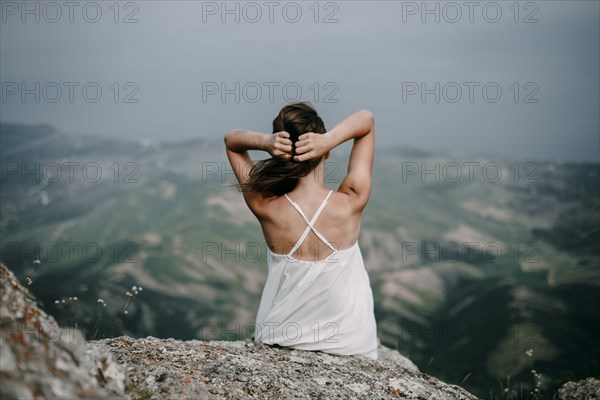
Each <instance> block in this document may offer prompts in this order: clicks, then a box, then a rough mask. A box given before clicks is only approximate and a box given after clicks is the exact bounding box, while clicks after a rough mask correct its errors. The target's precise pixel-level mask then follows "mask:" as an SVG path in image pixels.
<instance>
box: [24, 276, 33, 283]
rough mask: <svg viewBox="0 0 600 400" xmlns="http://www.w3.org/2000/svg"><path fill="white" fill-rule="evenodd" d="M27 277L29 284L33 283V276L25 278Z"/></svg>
mask: <svg viewBox="0 0 600 400" xmlns="http://www.w3.org/2000/svg"><path fill="white" fill-rule="evenodd" d="M25 279H26V280H27V284H28V285H31V284H32V283H33V281H32V280H31V278H30V277H27V278H25Z"/></svg>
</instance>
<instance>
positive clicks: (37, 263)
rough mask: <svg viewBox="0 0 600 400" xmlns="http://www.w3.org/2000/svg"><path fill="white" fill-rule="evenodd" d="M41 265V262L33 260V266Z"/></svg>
mask: <svg viewBox="0 0 600 400" xmlns="http://www.w3.org/2000/svg"><path fill="white" fill-rule="evenodd" d="M41 263H42V262H41V261H40V260H35V261H34V262H33V265H40V264H41Z"/></svg>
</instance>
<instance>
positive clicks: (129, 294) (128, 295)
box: [125, 292, 133, 297]
mask: <svg viewBox="0 0 600 400" xmlns="http://www.w3.org/2000/svg"><path fill="white" fill-rule="evenodd" d="M125 294H126V295H127V297H131V296H133V295H132V294H131V293H129V292H125Z"/></svg>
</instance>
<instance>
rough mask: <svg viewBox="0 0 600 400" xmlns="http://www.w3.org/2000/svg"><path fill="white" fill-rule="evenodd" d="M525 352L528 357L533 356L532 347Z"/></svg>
mask: <svg viewBox="0 0 600 400" xmlns="http://www.w3.org/2000/svg"><path fill="white" fill-rule="evenodd" d="M525 354H527V356H528V357H532V356H533V349H529V350H527V351H526V352H525Z"/></svg>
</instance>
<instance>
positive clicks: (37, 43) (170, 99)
mask: <svg viewBox="0 0 600 400" xmlns="http://www.w3.org/2000/svg"><path fill="white" fill-rule="evenodd" d="M46 3H47V2H20V1H19V2H7V1H2V2H0V4H1V5H2V9H1V11H2V15H1V18H2V19H1V27H0V45H1V49H0V60H1V61H0V63H1V65H0V66H1V70H0V78H1V81H2V100H1V101H2V102H1V103H0V106H1V115H0V119H1V120H2V121H3V122H22V123H47V124H51V125H53V126H55V127H57V128H59V129H61V130H63V131H66V132H71V133H76V134H93V135H99V136H105V137H120V138H128V139H150V140H156V141H172V140H180V139H188V138H193V137H209V138H218V137H221V136H222V135H223V134H224V132H225V131H227V130H228V129H230V128H247V129H253V130H259V131H265V132H270V129H271V125H270V124H271V121H272V119H273V117H274V116H275V115H276V114H277V112H278V111H279V109H280V108H281V107H282V106H283V105H284V104H286V103H287V102H288V101H287V100H290V101H294V100H296V94H297V89H298V88H299V89H300V90H301V91H302V96H301V97H300V98H298V100H308V101H311V102H312V103H313V104H314V105H315V106H316V107H317V109H318V110H319V112H320V114H321V115H322V117H323V118H324V120H325V123H326V126H327V127H328V128H331V127H333V126H334V125H335V123H337V122H339V121H340V120H341V119H342V118H344V117H345V116H347V115H348V114H350V113H351V112H353V111H356V110H358V109H360V108H368V109H370V110H371V111H373V112H374V114H375V117H376V127H377V135H378V139H377V143H378V145H380V146H387V145H392V144H409V145H415V146H420V147H424V148H430V149H444V150H448V151H450V152H453V153H463V154H471V153H491V154H498V155H502V156H509V157H513V158H517V159H529V160H534V159H560V160H595V161H598V159H599V152H600V138H599V137H600V134H599V132H600V124H599V118H600V117H599V111H598V110H599V109H600V102H599V92H600V86H599V72H598V71H599V70H600V64H599V48H600V43H599V37H600V29H599V20H600V6H599V4H600V2H598V1H535V2H525V1H523V2H520V3H519V7H518V10H517V8H515V7H514V1H498V2H488V1H481V2H479V1H477V2H475V3H474V5H473V6H472V8H470V6H468V5H465V2H464V1H458V2H449V3H448V2H436V1H428V2H427V3H426V4H427V7H428V9H429V10H435V9H436V8H437V9H438V10H439V13H438V15H437V16H439V22H436V21H435V18H436V15H435V13H429V14H428V13H425V12H424V10H423V7H422V4H423V3H422V2H421V1H418V2H406V1H404V2H403V1H396V2H394V1H335V2H319V3H317V6H318V7H315V2H314V1H297V2H280V1H273V2H271V3H268V2H264V1H258V2H250V3H248V2H234V1H231V2H227V7H229V9H230V10H235V9H236V7H237V10H238V11H237V12H235V11H234V12H233V13H230V14H227V13H224V10H223V8H222V4H223V3H222V2H221V1H218V2H193V1H169V2H167V1H135V2H129V3H127V2H121V3H120V7H119V10H118V11H119V12H118V15H117V14H116V12H115V11H116V9H115V8H114V6H113V4H114V2H113V1H106V2H104V1H98V2H96V3H93V2H87V1H82V2H77V5H76V6H74V8H73V9H72V20H73V22H70V18H71V16H70V15H69V11H70V10H69V7H68V6H65V5H63V2H62V1H59V2H56V3H52V5H46ZM36 4H37V5H36ZM248 4H249V5H248ZM55 5H57V6H58V7H59V8H57V7H56V6H55ZM96 5H98V7H96ZM15 7H16V8H15ZM36 7H38V9H39V22H36V21H35V18H36V17H37V16H36V12H35V11H34V12H33V13H30V14H28V13H25V11H26V10H35V9H36ZM59 9H60V13H61V14H60V15H58V14H57V11H58V10H59ZM317 9H318V11H319V12H318V15H317V14H316V10H317ZM98 10H100V11H101V16H98V17H97V11H98ZM298 10H300V12H301V15H298V14H297V12H298ZM257 11H259V12H260V15H259V14H257ZM270 11H272V15H269V13H270ZM498 11H499V12H500V13H501V14H498ZM517 11H518V13H517ZM459 13H460V14H459ZM127 17H129V19H130V20H137V22H134V23H125V22H124V20H125V19H126V18H127ZM236 17H238V18H239V22H236V21H235V18H236ZM22 18H25V22H23V21H22ZM115 18H116V20H117V21H118V22H116V23H115ZM222 18H225V22H222ZM271 18H272V21H270V20H271ZM423 18H424V19H425V22H423V21H422V19H423ZM94 19H97V20H98V21H97V22H95V23H92V22H91V21H93V20H94ZM315 19H316V20H317V21H318V22H315ZM515 19H516V20H517V21H518V22H515ZM54 20H55V22H52V21H54ZM253 20H254V21H255V22H252V21H253ZM294 20H297V21H296V22H293V21H294ZM326 20H327V21H329V23H326V22H325V21H326ZM335 20H337V22H335ZM495 20H497V22H493V21H495ZM534 20H537V22H534ZM526 21H530V22H526ZM36 82H39V89H36V86H35V83H36ZM69 82H73V83H69ZM236 82H239V89H238V90H236ZM515 82H516V84H515ZM115 83H116V84H115ZM222 84H224V85H225V86H226V89H229V90H230V92H229V94H227V95H226V96H225V98H224V101H223V99H222V98H221V89H222V87H221V86H222ZM436 84H437V85H439V86H437V87H438V89H436ZM84 86H85V88H86V89H85V91H84V90H83V88H84ZM69 87H71V88H72V96H73V97H72V99H69V95H70V93H69ZM284 87H285V88H286V91H284V90H283V88H284ZM57 88H60V89H61V93H60V97H58V96H59V92H57ZM97 88H100V89H101V90H102V95H101V97H99V98H98V99H97V101H96V102H93V100H94V98H95V97H96V90H97ZM257 88H258V89H260V93H259V92H258V91H257ZM269 88H272V89H271V90H272V93H269V91H270V90H269ZM484 88H485V90H484ZM23 89H25V90H29V92H25V94H24V92H23ZM117 89H118V90H117ZM423 89H425V90H429V92H426V93H427V94H425V96H424V98H422V93H423ZM498 89H499V90H501V97H499V98H497V95H498ZM458 90H460V92H459V91H458ZM215 91H216V93H213V92H215ZM117 92H118V96H117ZM27 93H28V94H27ZM270 94H272V98H270ZM36 95H39V97H40V98H39V103H36V101H35V100H36V98H35V96H36ZM236 95H237V96H238V97H239V102H236V98H235V97H236ZM22 96H24V99H23V97H22ZM86 96H87V97H86ZM127 96H129V99H130V100H137V103H128V102H125V101H124V100H125V99H126V98H127ZM436 96H437V97H439V102H436V101H435V100H436ZM115 97H117V98H116V99H115ZM54 100H56V102H52V101H54ZM70 100H72V102H71V101H70ZM115 100H116V102H115ZM471 100H472V102H471ZM536 100H537V102H535V101H536ZM331 101H337V102H331ZM530 101H534V102H530Z"/></svg>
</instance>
